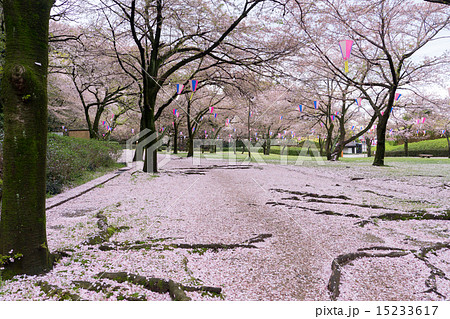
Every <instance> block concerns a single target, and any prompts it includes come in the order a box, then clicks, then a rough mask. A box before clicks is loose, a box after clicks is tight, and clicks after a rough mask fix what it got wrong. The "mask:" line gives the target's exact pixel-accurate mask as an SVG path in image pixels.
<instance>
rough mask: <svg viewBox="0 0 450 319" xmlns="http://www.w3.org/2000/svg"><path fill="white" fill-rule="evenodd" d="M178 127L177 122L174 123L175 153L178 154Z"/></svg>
mask: <svg viewBox="0 0 450 319" xmlns="http://www.w3.org/2000/svg"><path fill="white" fill-rule="evenodd" d="M178 125H179V123H177V121H175V120H174V121H173V153H174V154H178Z"/></svg>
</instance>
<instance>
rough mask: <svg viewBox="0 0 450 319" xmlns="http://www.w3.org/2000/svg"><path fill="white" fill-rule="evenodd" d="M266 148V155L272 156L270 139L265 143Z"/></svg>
mask: <svg viewBox="0 0 450 319" xmlns="http://www.w3.org/2000/svg"><path fill="white" fill-rule="evenodd" d="M264 144H265V147H264V155H270V137H268V138H267V139H266V141H265V142H264Z"/></svg>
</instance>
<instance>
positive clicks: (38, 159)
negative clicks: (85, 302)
mask: <svg viewBox="0 0 450 319" xmlns="http://www.w3.org/2000/svg"><path fill="white" fill-rule="evenodd" d="M52 4H53V1H52V0H35V1H26V0H5V1H4V3H3V7H4V17H5V25H6V63H5V70H4V78H3V81H2V98H3V104H4V112H5V113H4V116H5V140H4V151H3V159H4V171H3V174H4V175H3V178H4V180H3V201H2V213H1V219H0V254H2V255H4V256H5V255H8V254H10V252H11V251H12V252H13V254H21V255H22V257H21V258H20V259H18V260H16V261H14V262H12V263H9V264H8V265H6V267H5V269H4V271H3V273H2V276H3V278H11V277H12V276H14V275H16V274H30V275H31V274H39V273H42V272H44V271H46V270H48V269H50V268H51V260H50V254H49V250H48V248H47V238H46V220H45V165H46V146H47V69H48V25H49V16H50V8H51V6H52Z"/></svg>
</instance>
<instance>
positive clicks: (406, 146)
mask: <svg viewBox="0 0 450 319" xmlns="http://www.w3.org/2000/svg"><path fill="white" fill-rule="evenodd" d="M404 141H405V144H403V148H404V150H405V157H408V156H409V152H408V140H407V139H405V140H404Z"/></svg>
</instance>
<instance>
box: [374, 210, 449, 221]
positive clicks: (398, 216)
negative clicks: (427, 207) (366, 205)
mask: <svg viewBox="0 0 450 319" xmlns="http://www.w3.org/2000/svg"><path fill="white" fill-rule="evenodd" d="M371 218H378V219H382V220H411V219H417V220H450V210H447V211H444V212H443V213H442V214H432V213H428V212H426V211H418V212H413V213H406V214H402V213H387V214H383V215H379V216H374V217H371Z"/></svg>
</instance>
